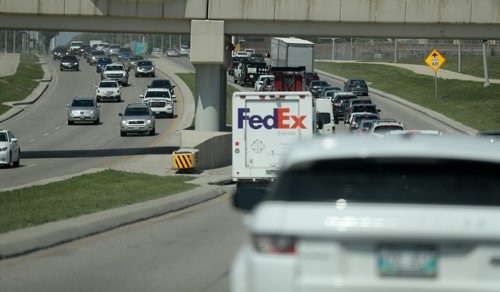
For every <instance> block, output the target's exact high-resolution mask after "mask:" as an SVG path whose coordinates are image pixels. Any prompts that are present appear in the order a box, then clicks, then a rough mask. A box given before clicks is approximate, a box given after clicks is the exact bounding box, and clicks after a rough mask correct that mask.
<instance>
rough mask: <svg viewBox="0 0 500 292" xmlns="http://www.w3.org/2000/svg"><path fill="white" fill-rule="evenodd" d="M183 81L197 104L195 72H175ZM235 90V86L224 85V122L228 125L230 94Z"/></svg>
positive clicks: (230, 110) (229, 121) (230, 107)
mask: <svg viewBox="0 0 500 292" xmlns="http://www.w3.org/2000/svg"><path fill="white" fill-rule="evenodd" d="M176 74H177V76H179V77H180V78H181V79H182V80H183V81H184V83H186V85H187V86H188V87H189V89H190V90H191V93H192V94H193V96H194V99H195V105H196V106H198V96H197V95H196V74H195V73H176ZM235 91H238V90H237V89H236V88H235V87H233V86H231V85H227V86H226V123H227V124H228V125H230V124H231V123H232V108H233V103H232V100H231V98H232V96H233V93H234V92H235Z"/></svg>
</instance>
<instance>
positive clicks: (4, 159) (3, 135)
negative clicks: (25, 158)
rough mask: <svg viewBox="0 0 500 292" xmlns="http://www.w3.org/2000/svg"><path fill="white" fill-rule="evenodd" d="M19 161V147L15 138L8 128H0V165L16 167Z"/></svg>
mask: <svg viewBox="0 0 500 292" xmlns="http://www.w3.org/2000/svg"><path fill="white" fill-rule="evenodd" d="M20 161H21V148H19V145H18V144H17V138H16V137H15V136H14V133H12V131H10V130H6V129H0V165H4V166H5V167H10V166H11V165H14V166H16V167H18V166H19V165H20Z"/></svg>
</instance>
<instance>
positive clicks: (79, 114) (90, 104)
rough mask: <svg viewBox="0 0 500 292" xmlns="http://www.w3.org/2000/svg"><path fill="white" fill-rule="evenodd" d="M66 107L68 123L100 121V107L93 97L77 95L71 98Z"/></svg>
mask: <svg viewBox="0 0 500 292" xmlns="http://www.w3.org/2000/svg"><path fill="white" fill-rule="evenodd" d="M67 107H68V125H73V124H74V123H80V122H82V123H89V122H90V123H94V124H96V125H98V124H99V123H100V121H101V109H100V107H101V106H100V105H99V104H97V102H96V100H95V99H94V98H93V97H88V96H78V97H75V98H73V101H72V102H71V104H68V105H67Z"/></svg>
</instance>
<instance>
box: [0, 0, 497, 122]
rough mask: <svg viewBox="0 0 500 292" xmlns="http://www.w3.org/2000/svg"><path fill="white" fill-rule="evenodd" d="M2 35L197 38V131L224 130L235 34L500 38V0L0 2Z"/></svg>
mask: <svg viewBox="0 0 500 292" xmlns="http://www.w3.org/2000/svg"><path fill="white" fill-rule="evenodd" d="M0 28H4V29H22V30H25V29H26V30H57V31H113V32H149V33H190V34H191V62H192V63H193V64H194V65H195V67H196V69H197V79H196V87H197V92H198V93H197V94H198V97H199V103H198V107H197V113H196V124H195V127H196V129H198V130H219V129H221V128H222V127H224V125H225V120H224V114H219V113H224V106H225V105H224V96H225V92H224V91H225V82H226V74H225V64H227V62H228V60H229V53H230V48H231V46H230V45H231V44H230V36H231V35H270V36H278V35H284V36H290V35H295V36H301V35H315V36H336V37H342V36H359V37H361V36H371V37H400V38H453V39H500V0H23V1H19V0H0Z"/></svg>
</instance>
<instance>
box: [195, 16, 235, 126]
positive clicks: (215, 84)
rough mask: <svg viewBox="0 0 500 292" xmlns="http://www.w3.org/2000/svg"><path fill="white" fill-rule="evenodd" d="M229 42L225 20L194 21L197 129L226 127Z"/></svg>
mask: <svg viewBox="0 0 500 292" xmlns="http://www.w3.org/2000/svg"><path fill="white" fill-rule="evenodd" d="M227 43H230V39H229V38H228V37H226V36H225V35H224V21H213V20H192V21H191V54H190V59H191V63H193V65H194V66H195V68H196V96H197V98H198V103H197V107H196V117H195V130H198V131H220V130H223V129H224V128H225V123H226V119H225V115H226V112H225V109H226V105H225V102H226V101H225V99H226V64H227V62H228V61H229V60H228V57H227V55H228V54H227V52H226V51H227V47H228V46H227Z"/></svg>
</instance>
